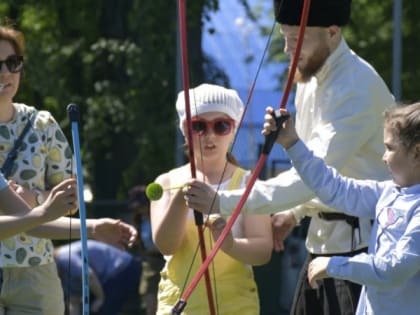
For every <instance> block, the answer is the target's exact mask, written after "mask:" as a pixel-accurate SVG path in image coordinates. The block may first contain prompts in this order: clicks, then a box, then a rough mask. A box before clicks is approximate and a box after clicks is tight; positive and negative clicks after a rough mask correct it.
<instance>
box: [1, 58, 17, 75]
mask: <svg viewBox="0 0 420 315" xmlns="http://www.w3.org/2000/svg"><path fill="white" fill-rule="evenodd" d="M3 64H5V65H6V68H7V70H9V71H10V72H11V73H18V72H21V71H22V69H23V56H18V55H11V56H9V57H7V58H6V59H5V60H0V71H1V69H2V68H3Z"/></svg>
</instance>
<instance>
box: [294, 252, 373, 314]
mask: <svg viewBox="0 0 420 315" xmlns="http://www.w3.org/2000/svg"><path fill="white" fill-rule="evenodd" d="M366 251H367V249H363V250H358V251H355V252H352V253H347V254H337V255H334V256H354V255H356V254H359V253H361V252H366ZM317 256H321V255H312V254H311V255H308V258H307V259H306V261H305V264H304V265H303V267H302V271H301V273H300V276H299V280H298V284H297V287H296V292H295V297H294V299H293V305H292V310H291V312H290V314H291V315H354V314H355V312H356V308H357V303H358V301H359V296H360V291H361V289H362V287H361V286H360V285H358V284H356V283H352V282H350V281H347V280H340V279H334V278H325V279H323V280H320V281H318V284H319V287H318V288H317V289H313V288H312V287H311V286H310V284H309V281H308V265H309V262H310V261H311V260H312V259H314V258H315V257H317ZM326 256H327V255H326ZM328 256H333V255H328Z"/></svg>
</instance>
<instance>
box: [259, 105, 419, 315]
mask: <svg viewBox="0 0 420 315" xmlns="http://www.w3.org/2000/svg"><path fill="white" fill-rule="evenodd" d="M281 111H282V114H287V111H285V110H281ZM272 113H273V109H272V108H267V115H266V116H265V124H264V130H263V134H264V135H268V134H269V133H270V132H272V131H274V130H276V129H277V127H276V124H275V121H274V119H273V116H272ZM282 127H283V128H282V129H281V130H280V132H279V136H278V138H277V142H278V143H280V144H282V145H283V147H284V148H285V149H286V150H287V153H288V154H289V156H290V158H291V159H292V161H293V166H294V167H295V168H296V170H297V171H298V172H299V175H300V176H301V178H302V179H303V181H304V182H305V184H306V185H308V187H309V188H310V189H312V190H313V191H314V192H315V193H316V194H317V195H318V197H319V198H320V199H321V200H322V202H323V203H325V204H326V205H327V206H330V207H332V208H335V209H342V210H343V212H345V213H346V214H349V215H353V216H359V217H365V218H370V219H372V220H374V221H373V230H372V234H371V238H370V242H369V251H368V253H367V254H359V255H356V256H353V257H342V256H332V257H318V258H316V259H314V260H313V261H312V262H311V263H310V265H309V269H308V278H309V281H310V283H311V285H312V286H314V287H316V286H317V280H318V279H322V278H328V277H334V278H339V279H345V280H349V281H352V282H355V283H359V284H362V285H363V289H362V293H361V295H360V300H359V304H358V308H357V314H359V315H361V314H375V315H388V314H389V315H395V314H404V315H415V314H419V309H420V295H419V292H420V103H415V104H412V105H407V106H399V107H396V108H393V109H391V110H388V111H386V112H385V124H384V144H385V153H384V155H383V161H384V163H385V164H386V165H387V166H388V168H389V171H390V173H391V175H392V180H390V181H383V182H378V181H373V180H357V179H352V178H346V177H344V176H341V175H340V174H339V173H338V172H337V171H336V170H335V169H333V168H331V167H328V166H326V165H325V162H324V161H323V160H322V159H320V158H318V157H316V156H314V155H313V153H312V152H311V151H309V150H308V148H307V147H306V145H305V144H304V143H303V142H302V141H301V140H300V139H299V137H298V135H297V133H296V130H295V127H294V122H293V119H288V120H287V121H286V122H285V123H284V124H283V126H282Z"/></svg>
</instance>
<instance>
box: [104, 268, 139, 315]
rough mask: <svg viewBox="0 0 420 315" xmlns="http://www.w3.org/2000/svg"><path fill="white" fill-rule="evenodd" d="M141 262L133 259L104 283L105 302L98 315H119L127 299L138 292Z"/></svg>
mask: <svg viewBox="0 0 420 315" xmlns="http://www.w3.org/2000/svg"><path fill="white" fill-rule="evenodd" d="M140 263H141V262H139V261H136V260H132V261H131V263H130V264H129V265H128V266H127V267H126V268H124V269H123V270H121V272H119V273H117V274H115V275H113V276H112V277H111V278H110V279H109V280H108V281H107V282H105V283H103V284H102V287H103V290H104V293H105V302H104V304H103V305H102V307H101V308H100V310H99V312H98V313H97V314H98V315H117V314H118V312H119V311H120V310H121V308H122V307H123V305H124V303H125V301H126V300H127V299H128V298H130V297H131V296H132V295H133V294H138V288H139V282H140V277H141V273H142V269H141V265H140Z"/></svg>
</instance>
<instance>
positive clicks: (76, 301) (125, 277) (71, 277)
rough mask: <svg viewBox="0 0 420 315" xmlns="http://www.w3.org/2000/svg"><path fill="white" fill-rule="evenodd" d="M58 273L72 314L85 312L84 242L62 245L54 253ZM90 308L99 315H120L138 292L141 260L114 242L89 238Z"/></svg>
mask: <svg viewBox="0 0 420 315" xmlns="http://www.w3.org/2000/svg"><path fill="white" fill-rule="evenodd" d="M54 256H55V260H56V262H57V267H58V274H59V275H60V279H61V282H62V285H63V289H64V296H65V301H68V305H67V306H68V311H69V315H80V314H81V311H82V288H83V285H82V274H83V273H82V264H83V259H82V243H81V241H75V242H72V243H69V244H67V245H63V246H60V247H58V248H57V249H56V250H55V253H54ZM87 257H88V263H89V270H88V272H89V289H90V293H91V297H92V299H91V302H90V307H91V309H90V311H91V312H92V314H97V315H118V314H119V311H120V310H121V308H122V307H123V305H124V303H125V302H126V301H127V300H128V299H129V298H130V297H131V296H132V295H133V294H137V290H138V286H139V279H140V276H141V265H140V261H138V260H137V259H135V258H134V257H133V256H132V255H131V254H130V253H128V252H126V251H123V250H120V249H118V248H116V247H114V246H112V245H109V244H106V243H102V242H98V241H94V240H88V241H87Z"/></svg>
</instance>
